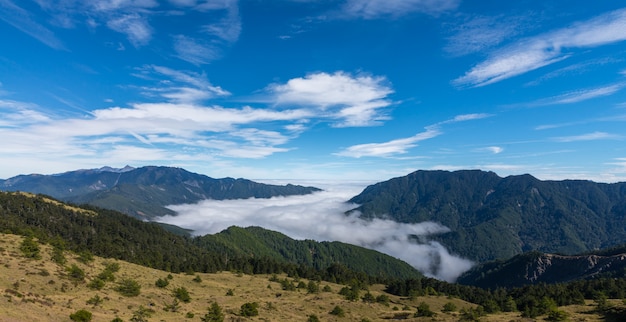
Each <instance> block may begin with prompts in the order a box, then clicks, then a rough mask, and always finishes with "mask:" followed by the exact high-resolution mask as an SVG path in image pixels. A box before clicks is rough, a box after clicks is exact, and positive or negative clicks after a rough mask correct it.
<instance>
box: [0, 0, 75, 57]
mask: <svg viewBox="0 0 626 322" xmlns="http://www.w3.org/2000/svg"><path fill="white" fill-rule="evenodd" d="M0 19H2V20H4V21H5V22H6V23H8V24H10V25H12V26H13V27H15V28H17V29H19V30H21V31H22V32H23V33H25V34H27V35H29V36H31V37H33V38H35V39H37V40H39V41H40V42H41V43H43V44H45V45H46V46H49V47H50V48H53V49H57V50H66V48H65V46H64V45H63V42H61V40H59V39H58V38H57V37H56V35H55V34H54V33H53V32H52V31H51V30H50V29H48V28H46V27H45V26H43V25H41V24H40V23H38V22H36V21H35V20H34V19H33V17H32V14H31V13H30V12H28V11H26V10H24V9H23V8H22V7H19V6H17V5H16V4H14V3H13V2H12V1H10V0H0Z"/></svg>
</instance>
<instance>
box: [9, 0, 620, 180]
mask: <svg viewBox="0 0 626 322" xmlns="http://www.w3.org/2000/svg"><path fill="white" fill-rule="evenodd" d="M620 4H621V2H620V1H609V0H599V1H594V2H593V5H590V3H589V2H588V1H462V0H404V1H399V0H360V1H358V0H319V1H306V0H297V1H296V0H293V1H289V0H275V1H260V0H259V1H257V0H243V1H228V0H220V1H210V0H208V1H201V0H170V1H155V0H134V1H133V0H108V1H78V0H57V1H46V0H24V1H12V0H0V39H1V40H2V43H3V45H2V50H0V137H2V141H1V142H2V143H0V178H8V177H11V176H14V175H18V174H26V173H43V174H50V173H58V172H63V171H69V170H74V169H79V168H97V167H101V166H105V165H108V166H114V167H123V166H124V165H126V164H129V165H131V166H136V167H137V166H142V165H167V166H178V167H183V168H185V169H188V170H190V171H194V172H198V173H202V174H206V175H209V176H212V177H226V176H230V177H245V178H251V179H263V178H265V179H345V180H361V179H362V180H372V181H376V180H386V179H388V178H391V177H395V176H401V175H405V174H407V173H409V172H411V171H414V170H417V169H446V170H457V169H482V170H489V171H494V172H496V173H498V174H499V175H501V176H506V175H511V174H522V173H530V174H532V175H534V176H536V177H538V178H541V179H565V178H569V179H590V180H595V181H602V182H614V181H626V141H625V139H626V126H625V125H626V61H625V59H626V7H620ZM622 5H623V4H622Z"/></svg>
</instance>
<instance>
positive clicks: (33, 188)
mask: <svg viewBox="0 0 626 322" xmlns="http://www.w3.org/2000/svg"><path fill="white" fill-rule="evenodd" d="M0 190H5V191H27V192H32V193H41V194H45V195H49V196H52V197H54V198H57V199H61V200H64V201H69V202H73V203H79V204H80V203H88V204H91V205H95V206H99V207H103V208H107V209H113V210H117V211H120V212H123V213H125V214H128V215H131V216H134V217H138V218H142V219H152V218H154V217H158V216H163V215H173V214H175V213H174V212H173V211H172V210H170V209H167V208H165V206H168V205H173V204H183V203H194V202H197V201H199V200H203V199H216V200H222V199H244V198H252V197H255V198H270V197H275V196H289V195H303V194H309V193H312V192H315V191H319V190H320V189H318V188H314V187H302V186H295V185H291V184H288V185H284V186H279V185H268V184H262V183H257V182H254V181H250V180H246V179H233V178H222V179H214V178H210V177H207V176H205V175H201V174H196V173H192V172H189V171H186V170H184V169H180V168H171V167H153V166H151V167H142V168H137V169H135V168H131V167H126V168H123V169H112V168H109V167H104V168H101V169H91V170H78V171H71V172H66V173H61V174H56V175H37V174H31V175H20V176H16V177H13V178H10V179H7V180H0Z"/></svg>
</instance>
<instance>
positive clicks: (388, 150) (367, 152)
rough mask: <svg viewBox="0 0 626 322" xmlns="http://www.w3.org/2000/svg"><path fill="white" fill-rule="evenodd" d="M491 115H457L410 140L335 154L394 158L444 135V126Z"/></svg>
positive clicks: (375, 144) (398, 140) (354, 146)
mask: <svg viewBox="0 0 626 322" xmlns="http://www.w3.org/2000/svg"><path fill="white" fill-rule="evenodd" d="M490 116H491V115H490V114H482V113H476V114H462V115H457V116H455V117H454V118H452V119H449V120H445V121H442V122H438V123H436V124H433V125H430V126H427V127H426V128H425V131H424V132H420V133H418V134H416V135H414V136H411V137H408V138H401V139H395V140H391V141H387V142H382V143H364V144H357V145H353V146H350V147H348V148H346V149H344V150H342V151H340V152H337V153H335V155H337V156H344V157H352V158H361V157H394V156H397V155H401V154H405V153H407V152H408V151H409V150H410V149H411V148H414V147H416V146H417V143H419V142H420V141H424V140H428V139H432V138H434V137H437V136H439V135H441V134H443V131H442V130H441V127H442V125H445V124H450V123H456V122H464V121H471V120H478V119H482V118H486V117H490Z"/></svg>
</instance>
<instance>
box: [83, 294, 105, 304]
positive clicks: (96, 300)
mask: <svg viewBox="0 0 626 322" xmlns="http://www.w3.org/2000/svg"><path fill="white" fill-rule="evenodd" d="M102 302H104V299H103V298H101V297H100V295H98V294H96V295H94V296H93V297H92V298H90V299H88V300H87V304H91V305H93V306H98V305H100V304H102Z"/></svg>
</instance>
